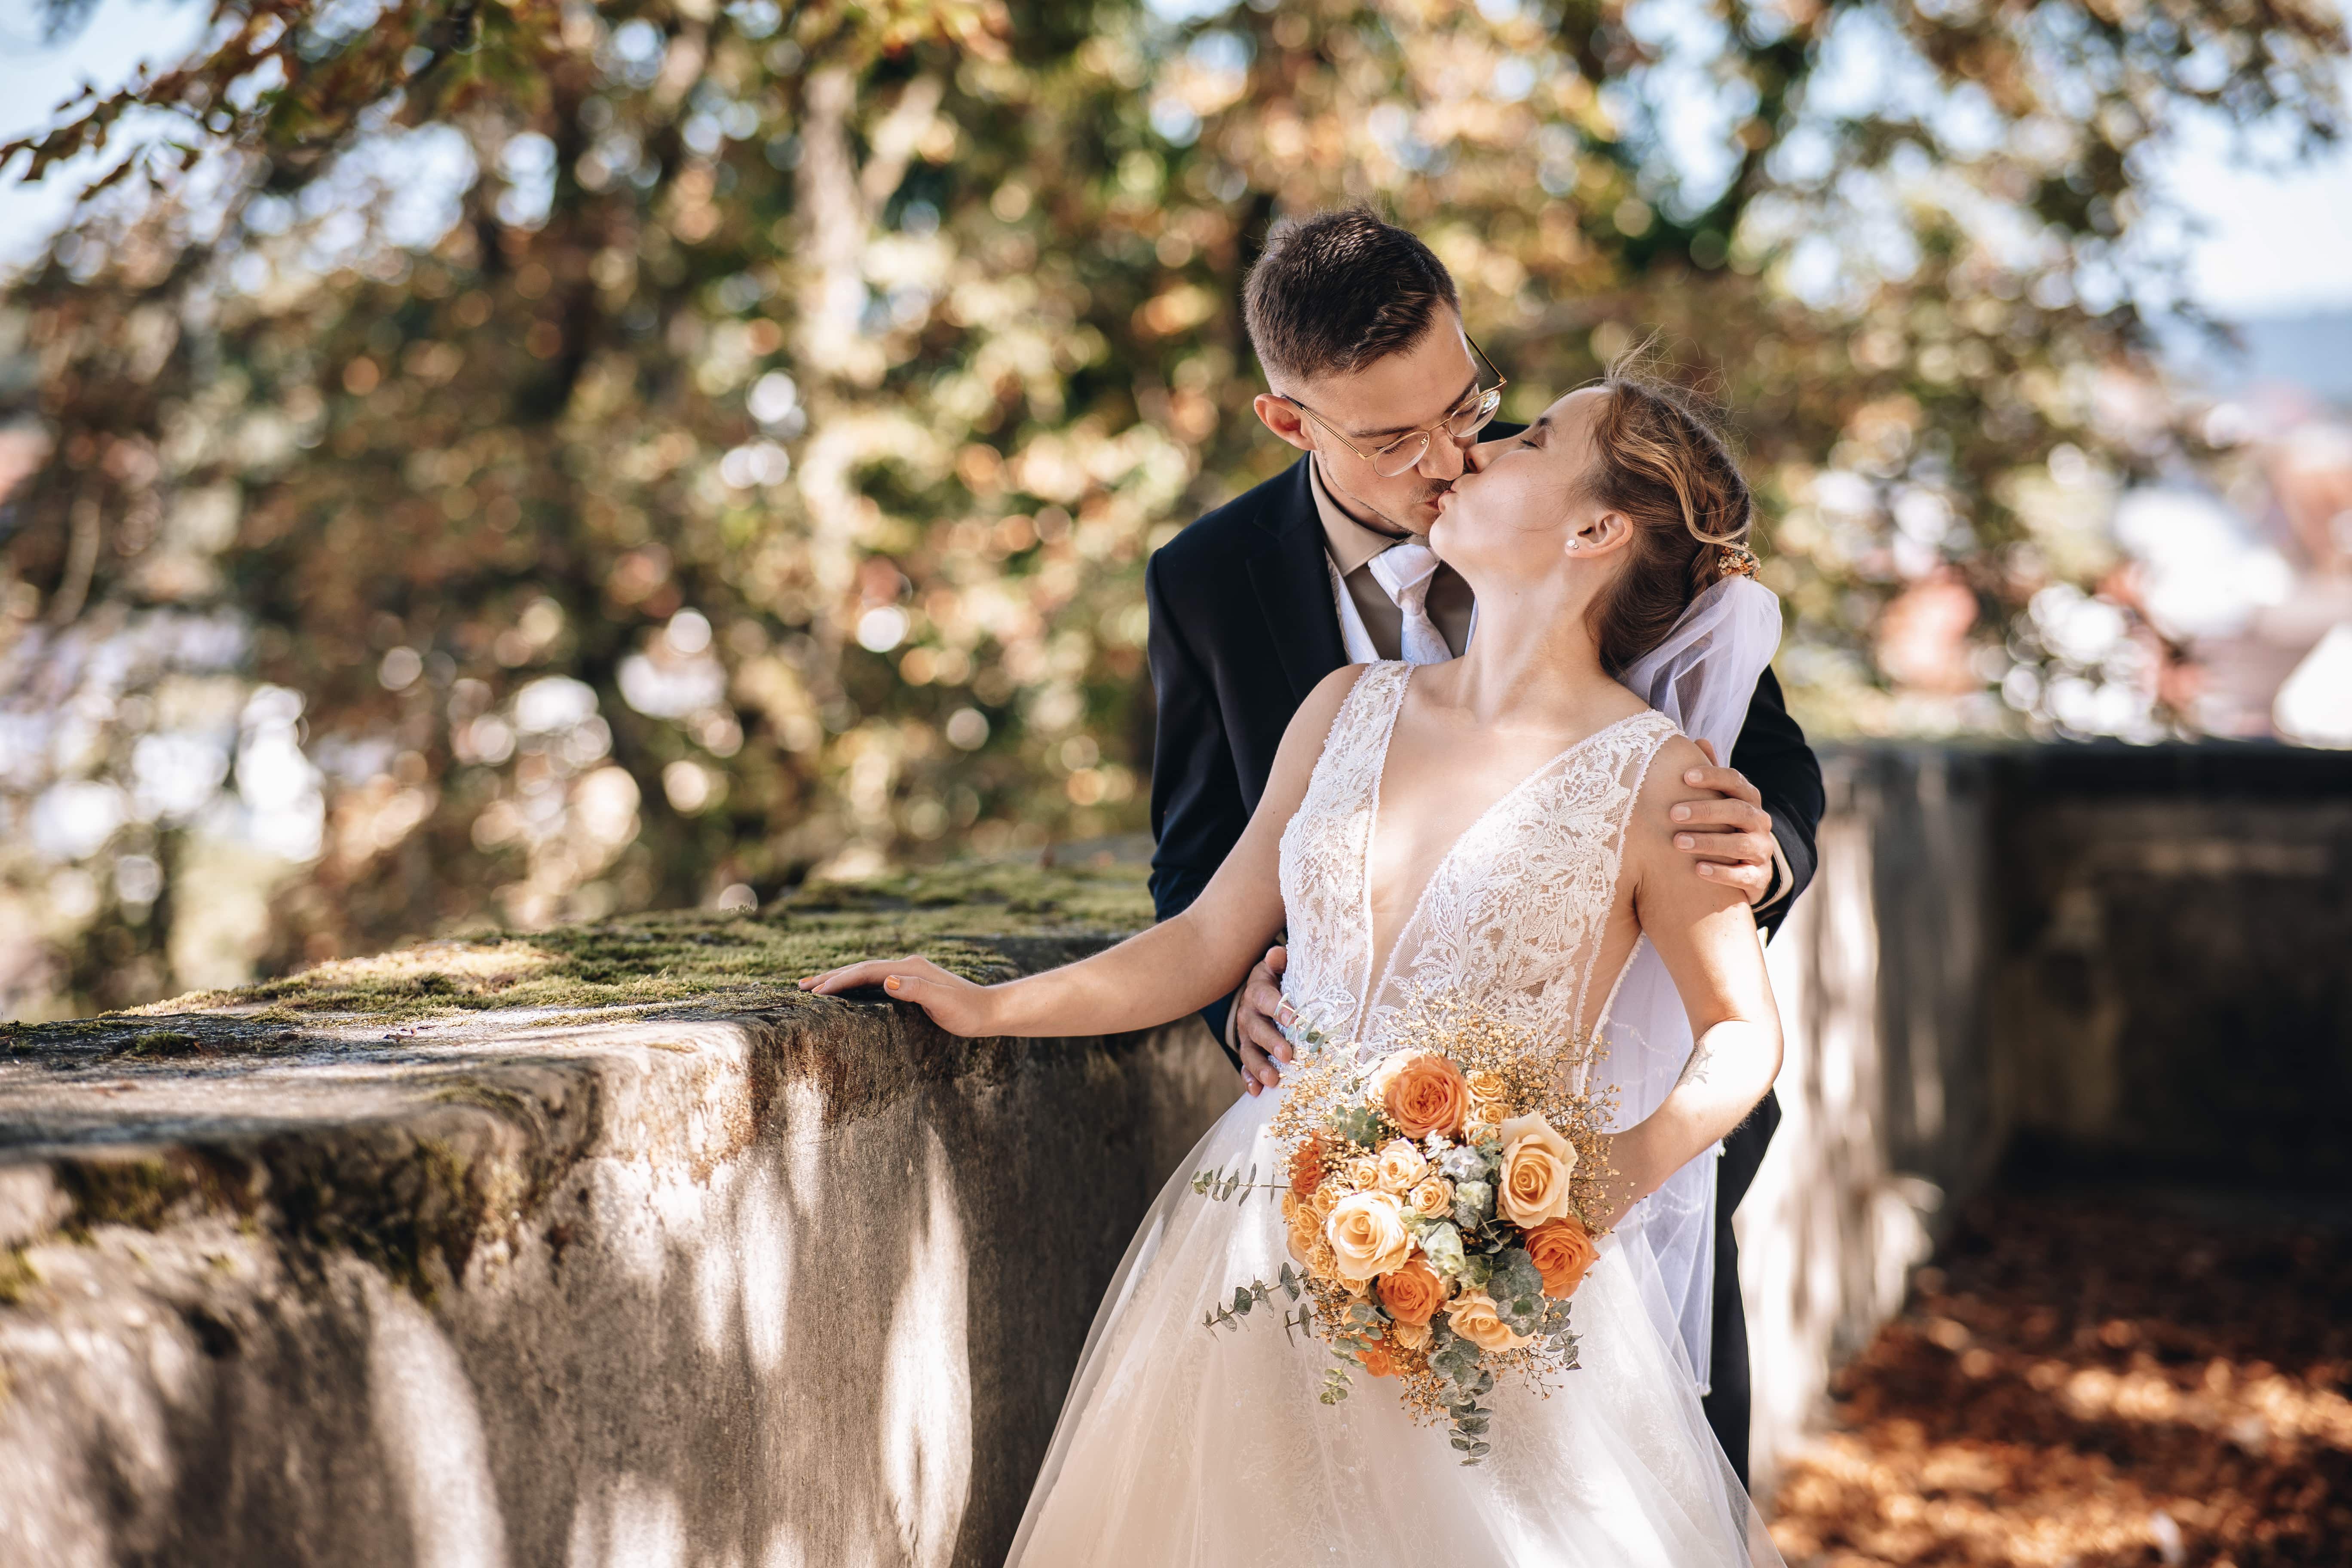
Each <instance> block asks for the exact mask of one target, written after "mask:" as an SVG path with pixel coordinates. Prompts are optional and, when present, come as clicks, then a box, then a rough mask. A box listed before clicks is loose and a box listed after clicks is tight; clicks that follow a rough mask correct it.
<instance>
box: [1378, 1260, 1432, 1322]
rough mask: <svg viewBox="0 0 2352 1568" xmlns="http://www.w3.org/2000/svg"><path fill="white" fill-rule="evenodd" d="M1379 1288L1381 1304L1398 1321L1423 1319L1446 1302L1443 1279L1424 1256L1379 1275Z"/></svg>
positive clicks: (1424, 1320) (1420, 1320)
mask: <svg viewBox="0 0 2352 1568" xmlns="http://www.w3.org/2000/svg"><path fill="white" fill-rule="evenodd" d="M1380 1292H1381V1306H1383V1307H1386V1308H1387V1309H1388V1310H1389V1316H1390V1317H1391V1318H1394V1319H1395V1320H1396V1321H1398V1322H1400V1323H1425V1322H1427V1321H1429V1320H1430V1319H1432V1318H1433V1317H1435V1316H1436V1315H1437V1309H1438V1308H1439V1307H1441V1306H1444V1304H1445V1281H1444V1280H1443V1279H1439V1278H1438V1277H1437V1270H1436V1269H1434V1268H1431V1267H1430V1266H1429V1260H1428V1259H1427V1258H1414V1259H1413V1260H1412V1262H1410V1263H1408V1264H1406V1265H1405V1266H1404V1267H1403V1268H1400V1269H1398V1270H1396V1272H1394V1273H1392V1274H1383V1275H1381V1280H1380Z"/></svg>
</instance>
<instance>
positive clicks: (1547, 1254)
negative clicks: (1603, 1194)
mask: <svg viewBox="0 0 2352 1568" xmlns="http://www.w3.org/2000/svg"><path fill="white" fill-rule="evenodd" d="M1527 1248H1528V1257H1529V1258H1532V1259H1534V1261H1535V1266H1536V1272H1537V1273H1538V1274H1540V1275H1542V1276H1543V1288H1544V1294H1545V1295H1547V1296H1549V1297H1552V1298H1554V1299H1555V1300H1566V1299H1567V1298H1568V1297H1570V1296H1572V1295H1574V1294H1575V1293H1576V1288H1577V1286H1578V1285H1580V1284H1581V1283H1582V1282H1583V1279H1584V1271H1585V1270H1586V1269H1588V1268H1591V1267H1592V1259H1593V1257H1594V1253H1593V1250H1592V1235H1591V1232H1590V1231H1588V1230H1586V1229H1585V1228H1584V1225H1583V1222H1582V1221H1580V1220H1579V1219H1578V1218H1577V1217H1576V1216H1575V1215H1561V1216H1560V1217H1559V1218H1558V1219H1552V1220H1546V1221H1545V1222H1544V1223H1543V1224H1541V1225H1539V1226H1536V1227H1535V1229H1533V1230H1531V1231H1529V1232H1528V1236H1527Z"/></svg>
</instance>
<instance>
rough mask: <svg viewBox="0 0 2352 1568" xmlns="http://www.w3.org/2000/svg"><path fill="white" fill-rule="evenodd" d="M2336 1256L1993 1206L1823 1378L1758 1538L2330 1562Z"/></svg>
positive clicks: (2260, 1221) (2092, 1203) (2120, 1220)
mask: <svg viewBox="0 0 2352 1568" xmlns="http://www.w3.org/2000/svg"><path fill="white" fill-rule="evenodd" d="M2347 1301H2352V1246H2347V1237H2345V1235H2344V1234H2343V1233H2342V1232H2341V1231H2340V1230H2332V1229H2329V1228H2325V1227H2320V1226H2311V1225H2303V1224H2294V1223H2286V1222H2282V1221H2281V1220H2279V1219H2277V1218H2276V1217H2274V1216H2271V1215H2258V1214H2256V1212H2255V1211H2253V1210H2252V1208H2250V1207H2248V1206H2247V1205H2219V1204H2211V1203H2208V1204H2200V1205H2185V1204H2181V1203H2177V1202H2170V1203H2159V1202H2158V1201H2156V1200H2147V1201H2141V1200H2136V1199H2132V1198H2128V1197H2124V1196H2105V1195H2103V1196H2098V1197H2082V1196H2069V1197H2060V1198H2051V1197H2029V1196H2023V1195H2018V1194H2004V1195H2000V1196H1997V1197H1994V1198H1990V1199H1988V1200H1986V1201H1984V1202H1982V1203H1980V1204H1979V1205H1975V1207H1974V1208H1973V1209H1972V1210H1971V1212H1970V1213H1969V1215H1967V1217H1966V1219H1965V1221H1964V1223H1963V1224H1962V1225H1961V1226H1960V1227H1959V1228H1958V1230H1957V1231H1956V1233H1955V1234H1954V1236H1953V1237H1951V1239H1950V1240H1949V1242H1948V1244H1947V1245H1946V1246H1945V1247H1944V1248H1943V1249H1942V1251H1941V1252H1940V1253H1939V1255H1938V1257H1937V1259H1936V1265H1935V1266H1934V1267H1931V1268H1922V1269H1921V1270H1920V1271H1919V1272H1918V1274H1917V1275H1916V1277H1915V1279H1914V1280H1913V1286H1912V1292H1911V1297H1910V1300H1909V1301H1908V1302H1907V1303H1906V1309H1905V1310H1904V1312H1903V1314H1902V1316H1900V1317H1899V1318H1897V1319H1896V1320H1895V1321H1894V1322H1892V1323H1889V1324H1888V1325H1887V1326H1886V1327H1885V1329H1883V1330H1882V1331H1880V1332H1879V1334H1878V1335H1877V1337H1876V1338H1875V1339H1874V1341H1873V1342H1871V1344H1870V1346H1869V1347H1868V1348H1867V1349H1866V1350H1864V1352H1862V1354H1861V1355H1859V1356H1857V1357H1856V1358H1855V1359H1854V1360H1853V1363H1850V1364H1849V1365H1848V1366H1847V1367H1846V1368H1845V1369H1844V1370H1843V1372H1842V1373H1840V1374H1839V1375H1838V1377H1837V1378H1836V1380H1835V1381H1834V1383H1833V1384H1832V1398H1833V1399H1834V1401H1835V1406H1834V1417H1833V1420H1832V1427H1831V1430H1830V1431H1829V1432H1828V1433H1827V1434H1826V1435H1825V1436H1823V1437H1822V1439H1821V1440H1820V1441H1819V1442H1817V1443H1816V1444H1814V1445H1813V1446H1812V1447H1810V1448H1808V1449H1807V1450H1806V1451H1805V1452H1804V1454H1803V1455H1801V1457H1800V1458H1799V1459H1798V1460H1796V1461H1795V1462H1794V1463H1793V1464H1791V1465H1790V1468H1789V1469H1788V1471H1787V1472H1786V1474H1785V1475H1784V1477H1783V1479H1782V1481H1781V1483H1780V1487H1779V1488H1778V1489H1777V1492H1776V1495H1775V1497H1774V1499H1773V1503H1774V1508H1773V1513H1774V1522H1773V1526H1772V1533H1773V1536H1774V1538H1775V1540H1776V1541H1777V1542H1779V1543H1780V1550H1781V1551H1782V1552H1784V1553H1785V1554H1786V1555H1787V1557H1788V1558H1789V1561H1790V1563H1791V1564H1792V1565H1795V1564H1818V1565H1820V1568H1873V1565H1876V1564H1902V1565H1905V1568H1911V1565H1918V1568H1958V1565H1961V1564H1969V1565H1976V1564H1987V1565H1990V1564H2002V1565H2011V1564H2013V1565H2016V1568H2115V1565H2124V1564H2131V1565H2139V1564H2197V1565H2200V1568H2224V1565H2228V1568H2273V1565H2283V1564H2314V1565H2317V1564H2327V1565H2330V1568H2340V1565H2342V1564H2345V1563H2352V1401H2347V1397H2346V1395H2347V1393H2352V1314H2347V1311H2346V1310H2345V1304H2346V1303H2347Z"/></svg>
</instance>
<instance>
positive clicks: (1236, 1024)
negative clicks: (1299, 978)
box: [1227, 947, 1290, 1094]
mask: <svg viewBox="0 0 2352 1568" xmlns="http://www.w3.org/2000/svg"><path fill="white" fill-rule="evenodd" d="M1289 956H1290V955H1289V954H1288V953H1287V952H1285V951H1284V950H1283V949H1281V948H1279V947H1270V948H1267V949H1266V950H1265V957H1264V958H1262V959H1260V960H1258V965H1257V967H1256V968H1255V969H1253V970H1251V971H1250V976H1249V979H1248V980H1246V981H1244V982H1243V984H1242V989H1241V994H1240V995H1239V996H1237V997H1235V998H1234V1008H1233V1012H1232V1014H1231V1016H1230V1022H1229V1023H1228V1024H1227V1027H1228V1028H1230V1029H1231V1030H1232V1031H1233V1037H1234V1051H1235V1052H1236V1053H1237V1054H1239V1056H1240V1057H1241V1058H1242V1086H1243V1087H1244V1089H1248V1090H1249V1092H1250V1093H1252V1094H1256V1093H1259V1092H1261V1091H1262V1090H1265V1089H1272V1088H1273V1087H1274V1086H1275V1085H1276V1084H1278V1083H1280V1082H1281V1081H1282V1072H1281V1069H1280V1068H1276V1066H1275V1063H1276V1062H1278V1061H1279V1062H1286V1061H1288V1060H1289V1059H1290V1041H1289V1039H1288V1038H1287V1037H1285V1036H1284V1034H1283V1032H1282V1022H1281V1019H1280V1018H1279V1017H1277V1016H1276V1015H1277V1014H1282V1013H1284V1012H1285V1007H1284V1004H1283V1000H1282V971H1283V968H1284V966H1285V964H1286V963H1287V962H1288V959H1289Z"/></svg>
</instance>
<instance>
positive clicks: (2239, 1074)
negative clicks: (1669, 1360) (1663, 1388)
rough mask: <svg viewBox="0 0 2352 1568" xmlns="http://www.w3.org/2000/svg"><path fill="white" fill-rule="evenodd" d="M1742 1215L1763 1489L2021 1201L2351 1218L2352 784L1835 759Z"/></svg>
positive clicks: (2147, 765) (2100, 766)
mask: <svg viewBox="0 0 2352 1568" xmlns="http://www.w3.org/2000/svg"><path fill="white" fill-rule="evenodd" d="M1822 761H1823V765H1824V771H1825V773H1826V775H1827V783H1828V786H1829V816H1828V817H1827V819H1826V820H1825V821H1824V822H1823V824H1822V835H1821V868H1820V871H1819V874H1818V875H1817V876H1816V878H1815V879H1814V881H1813V885H1812V888H1811V890H1810V891H1809V892H1807V893H1806V895H1805V896H1804V898H1803V899H1802V900H1800V902H1799V903H1798V905H1797V907H1796V908H1795V910H1792V911H1791V913H1790V919H1789V921H1788V923H1787V925H1786V926H1784V927H1783V928H1782V930H1781V932H1780V935H1779V936H1778V937H1777V938H1775V939H1774V941H1773V942H1772V945H1771V947H1770V949H1769V963H1770V967H1771V970H1772V975H1773V988H1774V990H1775V992H1776V994H1778V996H1779V999H1780V1006H1781V1012H1782V1017H1783V1022H1784V1025H1785V1032H1786V1035H1787V1038H1788V1057H1787V1060H1786V1062H1785V1063H1784V1065H1783V1066H1782V1068H1781V1072H1780V1083H1779V1089H1780V1101H1781V1104H1782V1106H1783V1108H1784V1110H1785V1111H1786V1115H1787V1119H1786V1121H1784V1122H1783V1123H1782V1125H1781V1127H1780V1131H1779V1133H1778V1134H1777V1135H1776V1136H1775V1138H1774V1140H1773V1143H1772V1152H1771V1155H1770V1157H1769V1159H1768V1160H1767V1161H1766V1163H1765V1164H1764V1168H1763V1170H1762V1171H1761V1172H1760V1173H1759V1175H1758V1177H1757V1181H1756V1185H1755V1187H1754V1188H1753V1190H1752V1191H1751V1192H1750V1193H1749V1194H1748V1200H1747V1202H1746V1203H1745V1204H1744V1205H1742V1206H1741V1208H1740V1211H1739V1215H1738V1234H1739V1238H1740V1247H1741V1271H1740V1272H1741V1282H1742V1285H1743V1287H1744V1289H1745V1294H1746V1298H1747V1303H1748V1330H1749V1336H1750V1340H1751V1342H1752V1345H1753V1356H1752V1361H1753V1364H1754V1367H1755V1394H1756V1403H1755V1432H1754V1443H1755V1453H1756V1464H1757V1473H1758V1475H1759V1479H1762V1480H1763V1481H1765V1482H1766V1483H1767V1484H1768V1485H1769V1479H1770V1478H1771V1476H1772V1473H1773V1470H1774V1468H1775V1463H1776V1459H1777V1458H1778V1457H1779V1456H1780V1455H1783V1454H1786V1453H1787V1452H1789V1451H1790V1449H1791V1448H1792V1447H1793V1446H1794V1445H1795V1444H1796V1443H1797V1441H1798V1440H1799V1439H1800V1437H1801V1434H1802V1433H1803V1432H1804V1430H1805V1428H1806V1426H1808V1424H1809V1423H1810V1422H1811V1419H1812V1418H1813V1416H1814V1415H1815V1413H1816V1411H1817V1409H1818V1407H1819V1402H1820V1398H1821V1394H1822V1389H1823V1388H1824V1387H1825V1386H1826V1384H1827V1380H1828V1378H1829V1375H1830V1373H1831V1371H1832V1369H1833V1368H1834V1367H1836V1366H1837V1365H1838V1364H1840V1363H1842V1362H1843V1361H1844V1360H1845V1358H1846V1357H1847V1356H1849V1355H1851V1354H1852V1353H1853V1352H1856V1351H1858V1350H1859V1349H1860V1348H1861V1347H1862V1346H1863V1345H1864V1344H1865V1343H1866V1342H1868V1341H1869V1339H1870V1337H1871V1336H1872V1334H1873V1333H1874V1332H1875V1331H1876V1330H1877V1329H1878V1327H1879V1325H1880V1324H1882V1323H1883V1322H1885V1321H1886V1320H1887V1318H1888V1317H1889V1315H1890V1314H1892V1313H1893V1312H1894V1311H1895V1309H1896V1308H1897V1307H1898V1306H1899V1305H1900V1303H1901V1300H1902V1298H1903V1291H1904V1287H1905V1280H1906V1273H1907V1271H1908V1269H1909V1268H1910V1267H1911V1266H1912V1265H1913V1264H1914V1263H1916V1262H1917V1261H1918V1260H1919V1259H1920V1258H1923V1257H1925V1256H1926V1253H1927V1247H1928V1246H1929V1244H1930V1242H1931V1241H1932V1240H1933V1239H1934V1238H1935V1237H1937V1235H1939V1234H1941V1233H1942V1232H1943V1231H1944V1229H1945V1228H1946V1227H1947V1226H1948V1225H1949V1224H1950V1222H1951V1220H1952V1219H1953V1217H1954V1215H1956V1214H1957V1212H1958V1207H1959V1205H1961V1203H1962V1202H1963V1201H1964V1200H1966V1199H1968V1198H1969V1197H1970V1196H1972V1195H1974V1194H1977V1193H1979V1192H1980V1191H1982V1190H1983V1189H1984V1188H1985V1187H1986V1186H1987V1185H1988V1184H1990V1183H1992V1182H1993V1181H1994V1180H1995V1179H1996V1178H1997V1176H2000V1175H2002V1174H2004V1173H2005V1174H2007V1175H2009V1176H2011V1177H2020V1178H2028V1179H2034V1180H2039V1179H2041V1178H2042V1177H2043V1176H2046V1175H2050V1174H2053V1173H2054V1174H2058V1175H2062V1176H2064V1177H2066V1178H2068V1179H2070V1180H2081V1179H2089V1180H2091V1181H2094V1182H2105V1183H2117V1182H2124V1181H2156V1182H2161V1183H2167V1184H2181V1185H2194V1186H2200V1187H2213V1186H2220V1187H2232V1186H2239V1187H2264V1186H2268V1187H2271V1188H2273V1189H2276V1188H2281V1187H2284V1189H2286V1190H2287V1191H2289V1192H2291V1193H2293V1194H2298V1195H2302V1196H2306V1197H2307V1196H2312V1195H2332V1196H2334V1197H2336V1198H2337V1199H2339V1200H2340V1197H2341V1195H2342V1194H2344V1193H2346V1192H2347V1191H2352V1155H2347V1143H2346V1142H2345V1140H2344V1139H2343V1137H2342V1136H2341V1134H2340V1131H2338V1130H2339V1129H2341V1128H2342V1127H2343V1125H2344V1124H2345V1122H2346V1121H2347V1120H2352V963H2347V962H2346V960H2345V954H2346V953H2347V952H2352V897H2347V894H2346V891H2345V887H2346V879H2347V875H2352V757H2347V756H2345V755H2343V754H2340V753H2335V754H2331V753H2326V752H2298V751H2293V750H2290V749H2288V748H2285V747H2281V746H2271V745H2228V744H2212V743H2208V744H2201V745H2197V746H2150V747H2138V746H2123V745H2084V746H2032V747H2027V746H2016V747H1937V746H1922V745H1884V746H1845V747H1827V748H1824V749H1823V757H1822Z"/></svg>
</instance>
